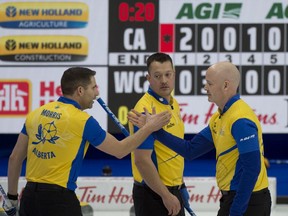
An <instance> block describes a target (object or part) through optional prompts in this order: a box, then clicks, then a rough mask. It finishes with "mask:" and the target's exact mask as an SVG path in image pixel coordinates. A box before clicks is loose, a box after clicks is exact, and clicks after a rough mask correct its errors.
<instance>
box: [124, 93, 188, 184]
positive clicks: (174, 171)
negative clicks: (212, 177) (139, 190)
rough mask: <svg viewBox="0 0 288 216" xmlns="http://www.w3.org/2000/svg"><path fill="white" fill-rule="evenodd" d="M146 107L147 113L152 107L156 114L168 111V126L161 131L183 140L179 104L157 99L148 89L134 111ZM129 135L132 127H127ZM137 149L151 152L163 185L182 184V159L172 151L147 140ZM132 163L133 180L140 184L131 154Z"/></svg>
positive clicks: (149, 139) (159, 143) (156, 142)
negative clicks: (169, 113)
mask: <svg viewBox="0 0 288 216" xmlns="http://www.w3.org/2000/svg"><path fill="white" fill-rule="evenodd" d="M144 107H146V108H147V109H148V111H149V112H150V113H151V112H152V107H155V108H156V112H157V113H159V112H162V111H165V110H169V111H170V112H171V113H172V118H171V120H170V122H169V124H168V125H166V126H164V127H163V129H164V130H165V131H168V132H169V133H171V134H173V135H175V136H177V137H180V138H183V137H184V124H183V121H182V119H181V116H180V109H179V104H178V103H177V101H176V100H175V99H174V98H173V97H171V101H170V103H169V102H168V101H167V100H165V99H164V98H161V97H159V96H158V95H157V94H156V93H155V92H153V91H152V89H149V90H148V92H146V93H145V94H144V95H143V96H142V98H141V99H140V100H139V101H138V102H137V104H136V106H135V108H134V109H135V110H137V111H138V112H143V108H144ZM129 128H130V133H131V134H133V133H134V132H135V131H134V129H135V128H134V127H132V126H131V125H129ZM138 149H147V150H152V151H153V152H152V155H151V157H152V161H153V162H154V164H155V166H156V168H157V170H158V173H159V176H160V179H161V180H162V182H163V184H164V185H167V186H175V185H181V184H182V183H183V179H182V178H183V170H184V159H183V157H182V156H180V155H178V154H177V153H176V152H174V151H173V150H171V149H169V148H168V147H166V146H165V145H163V144H162V143H161V142H159V141H158V140H154V139H153V138H151V136H150V137H149V138H147V139H146V140H145V141H144V142H143V143H142V144H141V146H139V147H138ZM131 161H132V173H133V177H134V180H136V181H138V182H142V180H143V179H142V177H141V175H140V173H139V171H138V169H137V167H136V166H135V163H134V154H133V152H132V154H131Z"/></svg>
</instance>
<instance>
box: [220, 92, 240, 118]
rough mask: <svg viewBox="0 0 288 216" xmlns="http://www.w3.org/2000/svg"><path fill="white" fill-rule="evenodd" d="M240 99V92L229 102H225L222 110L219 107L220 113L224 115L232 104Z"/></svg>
mask: <svg viewBox="0 0 288 216" xmlns="http://www.w3.org/2000/svg"><path fill="white" fill-rule="evenodd" d="M239 99H240V94H236V95H234V96H233V97H232V98H230V99H229V100H228V101H227V103H226V104H225V106H224V108H223V110H222V112H221V110H220V109H218V112H219V113H220V115H223V114H224V113H225V112H226V111H227V110H228V109H229V108H230V107H231V106H232V104H233V103H235V102H236V101H237V100H239Z"/></svg>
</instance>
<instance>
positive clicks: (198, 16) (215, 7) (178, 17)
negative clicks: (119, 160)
mask: <svg viewBox="0 0 288 216" xmlns="http://www.w3.org/2000/svg"><path fill="white" fill-rule="evenodd" d="M287 7H288V4H287V3H286V2H285V1H283V2H282V3H281V2H277V3H274V1H265V5H264V4H263V3H262V1H260V0H258V1H229V2H227V1H225V2H220V3H219V1H173V0H160V1H123V0H122V1H115V0H111V1H110V6H109V14H113V16H110V19H109V65H110V66H109V86H110V87H109V89H108V98H109V100H110V101H111V100H112V101H111V102H110V103H109V106H110V108H111V109H112V111H113V112H114V113H115V114H116V116H118V117H119V119H120V121H121V122H122V124H124V125H126V124H127V119H126V115H127V112H128V111H129V110H130V109H131V108H133V106H134V105H135V103H136V102H137V100H138V99H139V98H140V97H141V96H142V95H143V93H144V92H145V91H146V90H147V88H148V85H149V84H148V83H147V81H146V79H145V74H146V65H145V59H146V58H147V57H148V56H149V55H150V54H151V53H153V52H157V51H160V52H166V53H168V54H170V55H171V57H172V59H173V61H174V65H175V70H176V83H175V91H174V95H175V97H176V99H177V100H178V101H179V103H180V106H182V116H183V119H184V123H185V128H186V132H191V133H195V132H197V131H199V130H201V129H202V128H203V127H204V126H205V124H206V123H207V118H206V117H205V116H207V112H208V111H209V109H210V108H209V106H210V104H209V103H208V102H207V98H206V96H205V94H206V91H205V90H204V84H205V72H206V70H207V68H208V67H209V66H210V65H211V64H213V63H216V62H218V61H230V62H232V63H234V64H235V65H236V66H237V67H238V68H239V70H240V72H241V85H240V87H239V93H240V94H241V96H242V97H243V98H244V99H246V97H247V100H249V99H250V100H252V101H254V103H253V102H252V104H251V103H250V104H251V105H252V107H253V106H254V104H255V105H257V104H259V105H260V107H261V108H263V106H267V103H268V104H270V105H271V103H273V101H274V99H276V98H277V100H279V101H281V102H280V103H281V105H280V106H282V109H279V111H278V112H277V113H275V112H273V111H272V110H270V109H269V110H267V109H266V110H265V111H261V108H258V109H255V111H259V114H258V116H259V119H260V121H262V124H264V125H265V126H267V127H268V126H271V125H276V124H279V121H280V118H282V117H284V116H285V118H284V119H285V121H284V122H283V125H282V126H283V128H282V129H283V130H284V131H286V130H287V126H288V124H287V93H288V84H287V83H288V76H287V68H288V65H287V64H288V54H287V50H288V42H287V36H288V32H287V31H288V24H287V20H288V13H287V11H288V9H287ZM116 26H117V27H116ZM248 96H249V97H248ZM269 96H273V97H269ZM276 96H280V97H276ZM187 101H188V103H187ZM203 102H204V103H203ZM265 104H266V105H265ZM204 107H206V108H204ZM205 109H206V110H205ZM202 110H205V112H204V111H202ZM212 110H213V111H215V110H216V107H215V106H213V109H212ZM191 111H193V112H195V113H194V114H191V113H190V112H191ZM187 112H189V113H190V114H187ZM261 112H265V113H261ZM209 115H211V113H209ZM185 116H186V117H187V116H189V118H187V119H186V121H185ZM193 116H194V117H193ZM280 116H282V117H280ZM193 118H194V120H191V119H193ZM201 118H202V120H200V119H201ZM189 119H190V120H189ZM195 119H196V120H198V121H196V120H195ZM108 127H109V129H110V130H112V131H114V130H116V128H115V125H114V124H113V122H112V121H111V122H108Z"/></svg>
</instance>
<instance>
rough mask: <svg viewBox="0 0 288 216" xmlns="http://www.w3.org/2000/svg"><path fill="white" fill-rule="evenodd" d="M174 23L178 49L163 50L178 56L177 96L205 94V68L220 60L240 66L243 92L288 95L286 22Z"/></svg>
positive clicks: (176, 62) (243, 93)
mask: <svg viewBox="0 0 288 216" xmlns="http://www.w3.org/2000/svg"><path fill="white" fill-rule="evenodd" d="M164 25H165V26H166V27H167V24H164ZM171 25H172V26H173V27H172V29H175V32H173V34H175V35H176V36H175V41H173V43H175V45H173V46H172V47H175V49H174V50H173V49H171V50H163V51H168V52H171V53H173V54H172V55H174V57H175V58H174V59H175V65H176V71H177V73H178V74H177V79H178V82H176V83H179V84H180V83H181V85H183V86H176V89H175V94H176V95H202V94H205V91H204V89H203V85H204V84H205V83H204V78H205V71H206V70H207V67H209V66H210V65H211V64H213V63H215V62H218V61H230V62H232V63H234V64H235V65H237V66H238V68H239V70H240V72H241V74H242V80H241V86H240V89H239V91H240V94H241V95H287V93H288V91H287V90H288V88H287V83H288V77H287V63H288V55H287V50H288V43H287V41H286V40H285V38H287V24H192V25H184V24H171ZM162 37H164V35H162ZM166 37H167V35H166ZM204 65H205V66H204ZM206 65H207V66H206ZM184 66H185V67H184ZM187 66H189V67H187ZM203 66H204V67H203ZM183 67H184V68H183ZM182 68H183V69H182ZM186 79H188V80H186ZM189 80H190V81H189Z"/></svg>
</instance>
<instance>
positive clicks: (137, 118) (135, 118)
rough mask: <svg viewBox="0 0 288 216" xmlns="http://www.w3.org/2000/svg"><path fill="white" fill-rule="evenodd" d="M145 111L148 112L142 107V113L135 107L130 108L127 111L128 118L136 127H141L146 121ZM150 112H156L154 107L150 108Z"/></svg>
mask: <svg viewBox="0 0 288 216" xmlns="http://www.w3.org/2000/svg"><path fill="white" fill-rule="evenodd" d="M146 112H147V113H148V111H147V109H146V108H145V107H144V113H145V114H144V113H140V112H138V111H136V110H135V109H132V110H131V111H130V112H129V113H128V117H127V118H128V120H129V121H130V122H131V123H132V124H133V125H135V126H137V127H138V128H141V127H143V126H144V125H145V123H146V121H147V115H146ZM152 114H156V110H155V108H152Z"/></svg>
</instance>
